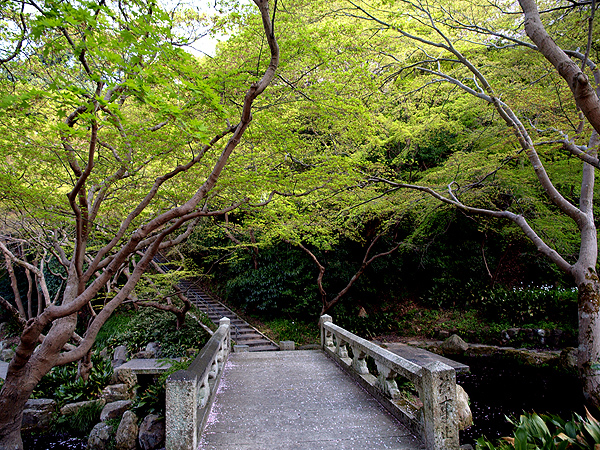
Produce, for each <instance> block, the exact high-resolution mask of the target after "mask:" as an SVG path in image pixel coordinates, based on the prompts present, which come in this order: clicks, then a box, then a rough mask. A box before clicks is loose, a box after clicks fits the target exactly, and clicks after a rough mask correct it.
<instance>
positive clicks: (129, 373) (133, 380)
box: [110, 369, 138, 389]
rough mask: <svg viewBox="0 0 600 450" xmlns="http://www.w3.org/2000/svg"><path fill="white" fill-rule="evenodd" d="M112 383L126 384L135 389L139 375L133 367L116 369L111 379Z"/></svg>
mask: <svg viewBox="0 0 600 450" xmlns="http://www.w3.org/2000/svg"><path fill="white" fill-rule="evenodd" d="M110 383H111V384H126V385H127V387H128V388H129V389H133V388H134V387H135V386H136V385H137V383H138V379H137V375H136V374H135V373H133V370H131V369H116V370H115V371H114V372H113V375H112V378H111V379H110Z"/></svg>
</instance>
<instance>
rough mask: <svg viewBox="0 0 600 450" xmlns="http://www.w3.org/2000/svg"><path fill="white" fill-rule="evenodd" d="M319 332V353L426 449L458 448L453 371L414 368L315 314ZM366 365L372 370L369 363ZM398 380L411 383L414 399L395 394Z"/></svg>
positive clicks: (435, 366) (432, 365) (440, 366)
mask: <svg viewBox="0 0 600 450" xmlns="http://www.w3.org/2000/svg"><path fill="white" fill-rule="evenodd" d="M320 328H321V347H322V348H323V350H324V351H325V353H326V354H327V355H328V356H330V357H331V358H332V359H333V360H334V361H336V362H337V363H338V364H339V365H340V366H341V367H342V368H343V369H344V370H346V371H347V372H348V373H349V374H350V375H352V376H353V377H354V378H355V379H356V380H357V381H358V382H359V383H360V384H361V385H362V386H363V387H364V388H365V389H367V391H369V392H370V393H371V394H372V395H373V396H374V397H375V398H377V399H378V400H379V401H380V402H381V404H382V405H383V406H384V407H385V408H386V409H387V410H388V411H389V412H390V413H391V414H392V415H394V416H395V417H396V418H397V419H398V420H399V421H400V422H401V423H402V424H404V425H405V426H406V427H407V428H409V429H410V430H411V431H412V432H413V433H414V434H415V435H417V436H420V437H421V438H422V439H423V441H424V443H425V445H426V446H427V448H428V449H429V450H457V449H458V448H459V439H458V424H457V400H456V374H455V371H454V369H453V368H451V367H450V366H448V365H446V364H444V363H442V362H439V361H435V362H432V363H429V364H427V365H425V366H420V365H417V364H414V363H413V362H411V361H408V360H406V359H404V358H402V357H400V356H398V355H396V354H394V353H392V352H390V351H388V350H385V349H384V348H381V347H379V346H378V345H376V344H373V343H372V342H369V341H367V340H365V339H362V338H360V337H358V336H356V335H355V334H352V333H350V332H349V331H346V330H344V329H343V328H341V327H339V326H337V325H335V324H333V323H332V318H331V316H328V315H324V316H321V320H320ZM349 349H350V350H349ZM349 351H351V355H350V354H349ZM368 357H370V358H371V359H372V361H373V362H374V367H376V368H377V369H376V375H375V374H373V373H371V372H370V370H369V367H368V364H367V358H368ZM371 367H372V370H373V372H375V368H374V367H373V364H372V365H371ZM399 376H400V377H404V378H405V379H407V380H408V381H410V382H412V383H413V384H414V387H415V390H416V391H417V394H418V398H414V397H413V396H412V395H410V394H407V393H404V392H401V390H400V389H399V388H398V385H397V382H396V379H397V378H398V377H399Z"/></svg>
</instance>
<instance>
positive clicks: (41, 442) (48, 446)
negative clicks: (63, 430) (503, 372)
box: [23, 434, 87, 450]
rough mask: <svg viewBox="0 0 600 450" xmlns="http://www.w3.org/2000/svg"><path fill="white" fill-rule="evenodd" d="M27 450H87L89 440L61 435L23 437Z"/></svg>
mask: <svg viewBox="0 0 600 450" xmlns="http://www.w3.org/2000/svg"><path fill="white" fill-rule="evenodd" d="M23 447H24V449H25V450H85V449H86V448H87V438H85V439H82V438H78V437H72V436H67V435H60V434H54V435H50V434H45V435H39V436H28V435H23Z"/></svg>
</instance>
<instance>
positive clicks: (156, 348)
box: [146, 342, 160, 358]
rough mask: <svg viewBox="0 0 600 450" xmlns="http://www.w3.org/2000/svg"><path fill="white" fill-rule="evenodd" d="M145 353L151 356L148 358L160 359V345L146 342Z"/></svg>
mask: <svg viewBox="0 0 600 450" xmlns="http://www.w3.org/2000/svg"><path fill="white" fill-rule="evenodd" d="M146 352H148V353H149V354H151V355H152V356H150V358H160V344H159V343H158V342H148V345H146Z"/></svg>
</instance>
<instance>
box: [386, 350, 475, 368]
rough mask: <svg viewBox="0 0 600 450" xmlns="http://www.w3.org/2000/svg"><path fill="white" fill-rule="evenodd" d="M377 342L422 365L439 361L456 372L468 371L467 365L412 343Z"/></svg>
mask: <svg viewBox="0 0 600 450" xmlns="http://www.w3.org/2000/svg"><path fill="white" fill-rule="evenodd" d="M377 344H379V345H380V346H381V347H383V348H385V349H386V350H389V351H390V352H392V353H395V354H396V355H398V356H401V357H402V358H404V359H407V360H408V361H410V362H413V363H415V364H418V365H420V366H424V365H425V364H428V363H430V362H432V361H441V362H443V363H444V364H447V365H448V366H450V367H452V368H453V369H454V370H456V372H457V373H458V372H468V371H469V366H467V365H466V364H463V363H459V362H457V361H453V360H451V359H448V358H445V357H443V356H441V355H438V354H436V353H432V352H430V351H427V350H425V349H423V348H418V347H413V346H412V345H406V344H402V343H399V342H386V343H385V344H380V343H377Z"/></svg>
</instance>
